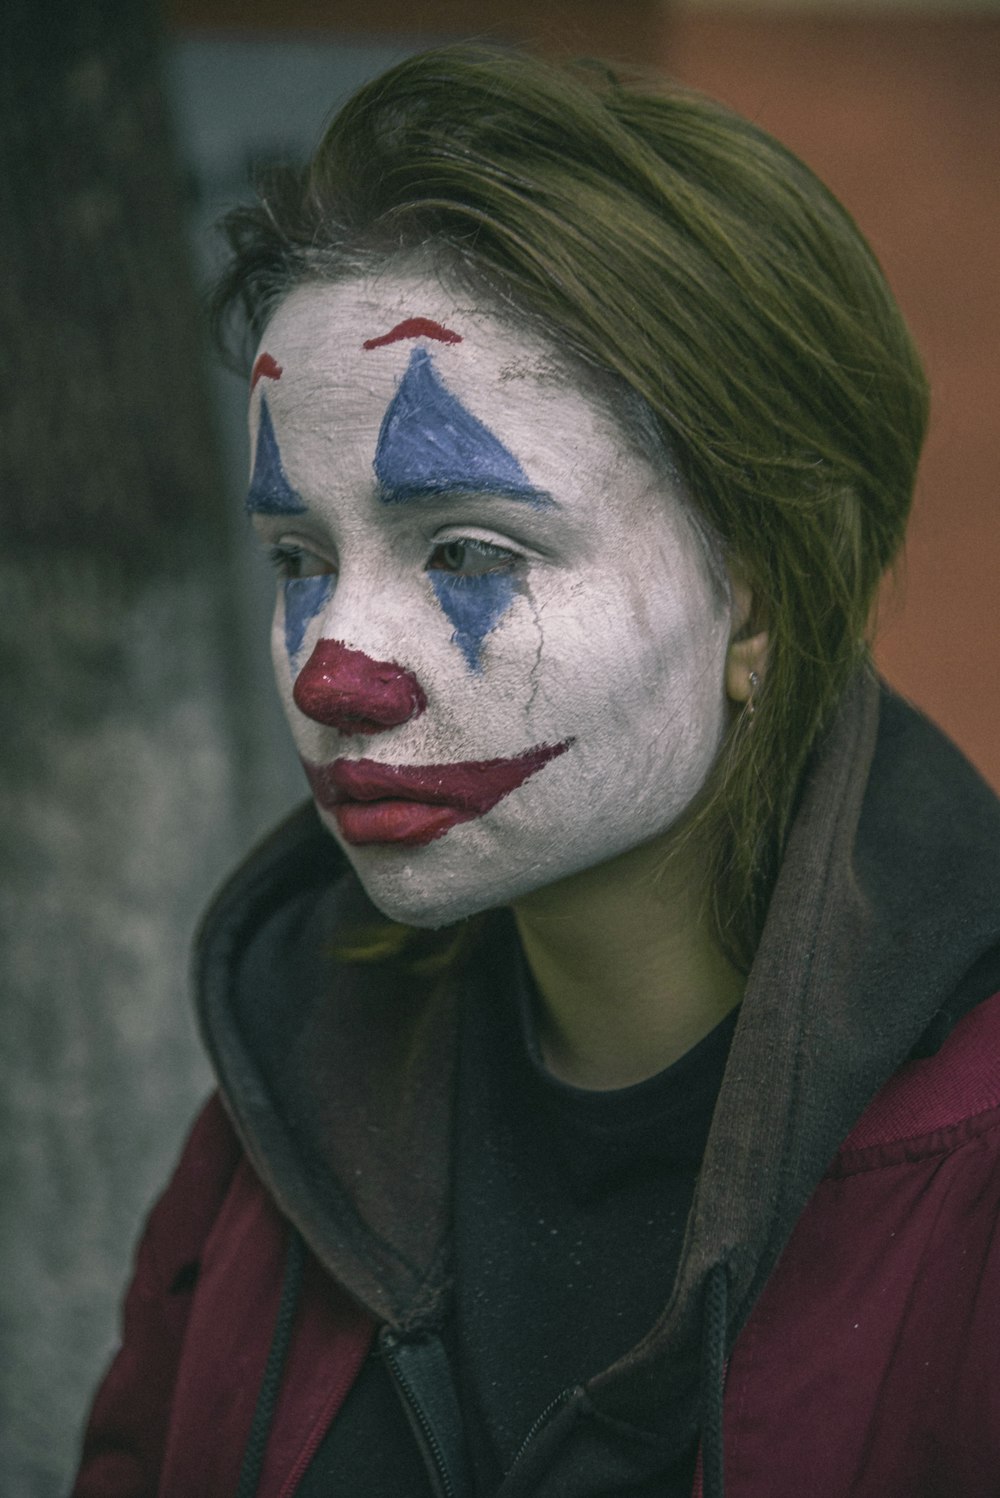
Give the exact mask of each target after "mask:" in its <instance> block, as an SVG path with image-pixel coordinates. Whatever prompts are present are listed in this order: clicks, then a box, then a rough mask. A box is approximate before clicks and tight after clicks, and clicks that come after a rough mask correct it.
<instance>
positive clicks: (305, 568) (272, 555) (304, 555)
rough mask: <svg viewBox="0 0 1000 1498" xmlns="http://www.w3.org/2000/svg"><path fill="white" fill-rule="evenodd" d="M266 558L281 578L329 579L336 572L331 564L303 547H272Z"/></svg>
mask: <svg viewBox="0 0 1000 1498" xmlns="http://www.w3.org/2000/svg"><path fill="white" fill-rule="evenodd" d="M268 557H269V559H270V561H271V565H272V566H273V567H274V569H275V571H276V572H277V574H278V576H279V577H283V578H297V577H329V576H330V575H331V574H333V573H335V572H336V570H337V569H336V567H335V566H334V565H333V563H332V562H328V561H327V560H326V558H325V557H321V556H317V554H316V552H314V551H309V550H308V549H307V548H306V547H305V546H291V545H288V544H287V543H283V544H281V545H279V546H272V547H271V548H270V550H269V552H268Z"/></svg>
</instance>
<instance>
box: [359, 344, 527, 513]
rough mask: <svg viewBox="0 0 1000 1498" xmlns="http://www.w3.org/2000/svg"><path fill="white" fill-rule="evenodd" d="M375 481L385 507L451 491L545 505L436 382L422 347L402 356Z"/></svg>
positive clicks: (508, 456) (508, 455) (510, 457)
mask: <svg viewBox="0 0 1000 1498" xmlns="http://www.w3.org/2000/svg"><path fill="white" fill-rule="evenodd" d="M375 477H376V478H377V479H378V485H379V497H380V498H381V499H382V501H383V503H385V504H405V503H407V502H408V501H412V500H420V499H429V498H433V497H434V496H435V495H439V494H449V493H454V492H457V491H460V492H463V493H466V494H468V493H470V492H479V493H482V494H496V495H504V496H506V497H508V498H512V499H523V500H526V501H527V502H528V503H529V504H533V505H536V506H540V505H548V504H551V503H552V500H551V499H550V497H549V495H547V494H546V493H545V491H544V490H542V489H536V488H535V486H534V485H533V484H532V483H531V482H530V480H529V479H528V475H527V474H526V473H525V471H524V469H523V468H522V467H521V465H520V463H519V462H518V461H517V459H516V458H515V457H514V454H513V453H512V452H510V451H509V449H508V448H506V447H504V445H503V443H502V442H501V441H499V439H498V438H496V437H494V435H493V433H492V432H491V431H490V430H489V428H488V427H486V426H484V425H483V423H482V422H481V421H480V420H479V418H478V417H476V416H473V414H472V412H471V411H468V410H466V408H465V406H463V405H462V403H461V401H460V400H458V399H457V398H456V397H455V396H454V395H452V394H451V392H450V391H449V390H448V389H447V388H446V387H445V386H444V384H442V382H441V380H440V378H439V377H438V374H437V371H436V370H435V368H434V364H433V362H432V360H431V356H430V354H429V353H428V352H427V350H426V349H425V348H415V349H414V350H413V352H412V353H411V354H410V362H409V364H408V365H407V368H406V373H405V374H404V375H403V378H402V380H401V381H400V383H399V388H398V390H397V391H396V394H395V395H394V396H393V398H392V400H391V401H390V403H389V406H388V409H387V410H386V413H385V416H384V417H383V418H382V425H381V428H380V430H379V434H378V444H377V446H376V448H375Z"/></svg>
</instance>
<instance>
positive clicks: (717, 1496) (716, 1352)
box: [701, 1264, 729, 1498]
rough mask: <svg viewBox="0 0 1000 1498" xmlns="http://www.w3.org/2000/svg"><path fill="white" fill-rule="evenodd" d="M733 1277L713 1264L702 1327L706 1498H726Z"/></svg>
mask: <svg viewBox="0 0 1000 1498" xmlns="http://www.w3.org/2000/svg"><path fill="white" fill-rule="evenodd" d="M728 1319H729V1277H728V1274H727V1272H726V1266H725V1264H713V1265H712V1267H711V1269H710V1270H709V1271H708V1274H707V1275H706V1277H705V1300H704V1304H703V1307H702V1324H701V1471H702V1494H703V1498H724V1492H725V1470H724V1469H725V1453H724V1450H723V1444H722V1393H723V1386H724V1384H725V1376H726V1326H727V1322H728Z"/></svg>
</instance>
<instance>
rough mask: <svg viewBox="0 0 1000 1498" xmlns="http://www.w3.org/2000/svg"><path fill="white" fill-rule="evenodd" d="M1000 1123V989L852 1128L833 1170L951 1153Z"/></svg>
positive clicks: (898, 1078) (909, 1066)
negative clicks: (949, 1151)
mask: <svg viewBox="0 0 1000 1498" xmlns="http://www.w3.org/2000/svg"><path fill="white" fill-rule="evenodd" d="M998 1123H1000V992H998V993H995V994H993V995H992V997H990V998H987V999H985V1000H984V1001H983V1002H982V1003H979V1004H977V1005H976V1006H975V1008H973V1009H971V1010H970V1011H969V1012H968V1013H967V1014H965V1015H964V1016H963V1017H962V1018H961V1019H960V1020H959V1021H958V1023H957V1024H956V1025H955V1026H954V1028H953V1029H952V1031H951V1033H950V1034H949V1035H948V1037H947V1039H946V1040H945V1041H944V1043H943V1044H942V1045H941V1047H940V1049H939V1050H938V1051H937V1052H936V1054H935V1055H933V1056H928V1057H924V1058H921V1059H918V1060H912V1061H908V1062H906V1063H905V1064H904V1065H903V1066H901V1067H900V1069H899V1070H898V1071H897V1072H896V1073H895V1075H894V1076H892V1077H891V1078H890V1079H889V1081H888V1082H887V1083H886V1084H885V1086H884V1087H882V1089H881V1090H880V1091H879V1092H878V1093H877V1094H876V1096H875V1097H874V1099H873V1100H872V1102H871V1103H870V1104H869V1106H868V1107H867V1108H866V1109H865V1112H864V1113H863V1114H862V1116H861V1118H860V1119H859V1120H858V1122H857V1124H855V1126H854V1128H853V1129H852V1130H851V1132H850V1134H849V1135H848V1137H847V1139H846V1140H845V1141H844V1143H843V1145H842V1146H841V1148H840V1150H839V1151H838V1153H837V1157H836V1161H835V1163H834V1166H833V1172H832V1173H835V1174H846V1173H850V1172H852V1171H854V1170H861V1169H866V1168H872V1167H873V1166H877V1165H878V1164H880V1163H886V1164H889V1163H893V1162H895V1161H896V1160H897V1159H899V1160H902V1159H904V1158H906V1159H914V1158H916V1157H917V1156H918V1155H921V1154H923V1153H927V1154H940V1153H943V1152H947V1151H948V1150H949V1149H952V1148H955V1147H957V1146H959V1145H961V1144H962V1143H963V1142H965V1141H966V1140H968V1139H970V1138H972V1137H975V1136H981V1135H984V1134H986V1133H988V1132H990V1131H991V1130H994V1129H995V1127H996V1125H997V1124H998ZM998 1144H1000V1137H998Z"/></svg>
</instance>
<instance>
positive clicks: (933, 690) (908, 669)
mask: <svg viewBox="0 0 1000 1498" xmlns="http://www.w3.org/2000/svg"><path fill="white" fill-rule="evenodd" d="M664 53H665V56H664V62H665V65H666V66H667V68H668V70H669V71H670V72H671V73H673V74H674V75H675V76H677V77H679V78H681V79H683V80H684V81H685V82H688V83H691V84H694V85H696V86H697V87H699V88H703V89H705V90H706V92H708V93H712V94H716V95H717V96H718V97H720V98H722V99H724V100H725V101H726V102H727V103H730V104H732V105H733V106H734V107H735V108H737V109H739V110H740V111H741V112H742V113H743V114H747V115H749V116H750V117H751V118H753V119H755V120H756V121H758V122H759V123H760V124H762V125H763V126H764V127H765V128H766V129H768V130H771V131H773V133H774V134H775V135H777V136H779V137H780V138H781V139H782V140H783V141H785V142H786V143H787V144H788V145H789V146H791V147H792V149H793V150H795V151H797V152H798V153H799V154H800V155H801V156H803V157H804V158H805V160H806V161H808V162H809V164H810V165H811V166H812V167H813V168H814V169H815V170H816V171H817V172H818V173H819V175H820V176H821V177H823V178H824V180H825V181H827V182H828V183H829V184H830V186H831V187H832V188H833V190H834V191H835V192H836V193H837V194H838V196H839V197H841V198H842V199H843V201H844V202H845V203H846V204H847V206H848V207H849V208H850V210H851V211H852V212H853V214H854V215H855V217H856V218H857V220H858V222H859V224H860V225H861V228H862V229H863V230H864V232H865V233H866V234H867V236H868V237H869V239H870V240H871V241H872V243H873V244H874V246H875V249H876V251H877V253H878V255H879V256H880V258H881V260H882V263H883V265H884V267H885V269H886V272H887V274H888V276H889V279H890V281H891V282H892V285H893V287H894V288H895V290H896V293H897V295H898V297H899V300H900V302H901V304H902V306H903V310H904V312H905V313H906V315H907V317H908V319H909V322H910V325H911V327H912V329H913V332H914V334H915V336H916V339H917V342H918V344H919V346H920V348H921V351H922V352H923V355H924V357H925V360H926V363H927V367H928V371H929V373H930V377H931V383H932V387H933V395H934V407H933V418H932V426H931V434H930V438H929V441H928V446H927V450H926V455H925V459H924V463H923V468H922V475H921V480H920V484H919V488H918V495H917V502H916V506H915V511H914V517H913V522H912V525H911V531H910V542H909V546H908V551H907V561H906V565H905V570H904V573H903V574H902V576H901V579H900V584H899V586H898V587H897V588H896V590H895V594H894V595H893V594H892V593H891V592H890V593H887V594H886V595H885V596H884V599H883V606H882V609H881V618H882V630H881V635H880V643H879V646H878V659H879V662H880V665H881V667H882V669H883V671H884V672H885V674H886V675H887V676H888V678H889V680H890V681H891V682H892V683H893V684H894V685H896V686H898V687H899V689H900V690H901V691H903V692H904V693H905V694H906V695H907V696H908V697H910V698H911V699H912V700H913V701H915V702H917V703H918V704H919V705H920V706H921V707H923V708H924V709H925V710H926V711H927V712H929V713H930V714H931V716H932V717H934V718H935V719H937V721H938V722H939V723H941V724H942V725H943V726H944V727H945V728H946V729H947V730H948V731H949V733H950V734H951V735H952V737H953V738H955V739H956V740H957V741H958V743H959V744H960V745H961V746H962V748H963V749H964V750H965V752H966V753H967V754H968V755H969V756H970V758H971V759H972V760H973V761H974V763H976V764H977V765H978V766H979V768H980V769H981V770H982V772H983V773H984V774H985V775H986V776H987V778H988V779H989V780H991V781H992V783H993V784H994V785H995V786H996V787H997V788H998V789H1000V659H998V654H1000V599H998V594H1000V502H998V501H1000V492H998V475H1000V18H985V19H971V18H967V19H962V20H956V19H952V20H934V19H927V18H916V17H900V16H897V17H895V18H892V19H890V18H889V17H885V16H883V17H881V18H874V19H873V18H868V19H865V18H861V17H858V16H853V17H850V18H846V17H840V18H833V17H823V18H821V17H812V18H808V17H797V18H794V19H791V18H787V17H785V18H778V17H774V16H770V17H765V16H760V15H759V16H756V17H754V16H747V15H745V14H744V15H741V16H736V15H732V14H730V15H726V14H724V13H722V12H716V13H715V14H710V13H708V14H706V13H704V12H701V13H699V12H688V13H686V14H685V13H684V12H683V11H675V12H674V14H673V17H672V19H671V22H670V24H669V27H668V30H667V34H666V38H665V46H664Z"/></svg>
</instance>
